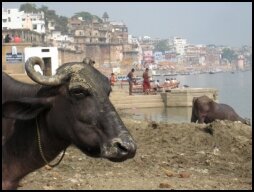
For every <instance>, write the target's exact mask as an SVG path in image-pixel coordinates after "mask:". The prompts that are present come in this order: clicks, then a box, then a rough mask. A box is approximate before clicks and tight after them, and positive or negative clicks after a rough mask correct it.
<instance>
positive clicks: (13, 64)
mask: <svg viewBox="0 0 254 192" xmlns="http://www.w3.org/2000/svg"><path fill="white" fill-rule="evenodd" d="M13 46H15V47H16V50H17V53H21V54H22V60H21V61H17V60H15V59H13V61H10V60H9V61H7V60H8V59H7V54H12V47H13ZM31 46H32V44H31V43H4V44H2V69H3V70H5V71H6V72H7V73H25V68H24V63H25V54H24V49H25V47H31Z"/></svg>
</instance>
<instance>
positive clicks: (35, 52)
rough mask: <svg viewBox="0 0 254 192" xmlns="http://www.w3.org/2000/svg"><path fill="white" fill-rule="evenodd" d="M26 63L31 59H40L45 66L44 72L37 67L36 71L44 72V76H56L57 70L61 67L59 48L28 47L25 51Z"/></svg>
mask: <svg viewBox="0 0 254 192" xmlns="http://www.w3.org/2000/svg"><path fill="white" fill-rule="evenodd" d="M24 55H25V62H26V61H27V59H28V58H30V57H34V56H37V57H40V58H41V59H42V60H43V61H44V64H45V69H44V71H43V72H42V71H41V70H40V67H35V70H36V71H39V72H42V73H43V74H44V75H45V74H46V75H48V76H51V75H55V74H56V69H57V68H58V67H59V59H58V49H57V47H26V48H25V50H24Z"/></svg>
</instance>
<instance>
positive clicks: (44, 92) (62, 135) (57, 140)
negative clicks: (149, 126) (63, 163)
mask: <svg viewBox="0 0 254 192" xmlns="http://www.w3.org/2000/svg"><path fill="white" fill-rule="evenodd" d="M35 64H38V65H40V66H41V68H42V69H43V68H44V63H43V61H42V60H41V59H40V58H39V57H31V58H29V59H28V61H27V62H26V63H25V69H26V72H27V75H28V76H29V77H30V78H31V79H32V80H33V81H35V82H37V83H38V84H35V85H31V84H26V83H22V82H18V81H16V80H14V79H13V78H11V77H10V76H8V75H7V74H5V73H2V90H3V91H2V92H3V93H2V126H3V128H2V188H3V189H16V188H17V187H18V183H19V181H20V180H21V179H22V178H23V177H24V176H25V175H27V174H29V173H30V172H33V171H34V170H36V169H39V168H41V167H43V166H44V165H46V164H48V162H50V161H52V160H53V159H54V158H55V157H57V155H59V154H60V153H61V152H62V151H63V150H65V149H66V148H67V147H68V146H70V145H71V144H73V145H75V146H76V147H77V148H79V149H80V150H81V151H82V152H83V153H85V154H86V155H88V156H91V157H102V158H106V159H108V160H110V161H113V162H121V161H124V160H126V159H129V158H133V157H134V155H135V153H136V144H135V142H134V140H133V138H132V136H131V135H130V133H129V131H128V130H127V128H126V127H125V125H124V123H123V122H122V120H121V119H120V117H119V115H118V113H117V112H116V110H115V108H114V106H113V105H112V103H111V102H110V100H109V95H110V91H111V86H110V84H109V81H108V79H107V77H106V76H104V75H103V74H101V73H100V72H99V71H98V70H97V69H96V68H94V67H93V61H92V60H91V59H88V58H86V59H84V61H83V62H72V63H65V64H63V65H61V66H60V67H59V68H58V69H57V72H56V74H55V75H54V76H43V75H41V74H40V73H38V72H36V71H35V70H34V65H35Z"/></svg>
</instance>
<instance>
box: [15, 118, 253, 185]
mask: <svg viewBox="0 0 254 192" xmlns="http://www.w3.org/2000/svg"><path fill="white" fill-rule="evenodd" d="M120 115H121V117H122V119H123V121H124V123H125V124H126V126H127V127H128V129H129V130H130V132H131V134H132V135H133V137H134V139H135V141H136V143H137V146H138V149H137V154H136V156H135V157H134V159H130V160H127V161H125V162H122V163H112V162H110V161H108V160H105V159H93V158H90V157H87V156H86V155H84V154H82V153H81V152H80V151H79V150H77V149H76V148H74V147H69V148H68V149H67V151H66V155H65V157H64V159H63V161H62V162H61V164H60V165H59V166H57V167H56V168H54V169H50V170H48V169H46V168H42V169H40V170H38V171H36V172H34V173H32V174H30V175H28V176H27V177H26V178H25V179H23V181H22V182H21V185H22V187H20V188H19V189H162V188H163V189H233V190H234V189H248V190H251V189H252V129H251V128H250V126H247V125H244V124H242V123H238V122H230V121H216V122H213V123H211V124H207V125H200V124H194V123H170V124H169V123H156V122H153V121H141V120H134V119H132V118H130V117H129V116H128V115H126V114H120Z"/></svg>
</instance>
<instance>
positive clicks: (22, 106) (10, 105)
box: [2, 98, 52, 120]
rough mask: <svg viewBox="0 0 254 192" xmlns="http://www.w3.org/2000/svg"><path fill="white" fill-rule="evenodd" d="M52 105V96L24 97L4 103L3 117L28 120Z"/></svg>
mask: <svg viewBox="0 0 254 192" xmlns="http://www.w3.org/2000/svg"><path fill="white" fill-rule="evenodd" d="M51 106H52V98H22V99H19V100H14V101H7V102H5V103H3V104H2V117H6V118H12V119H19V120H28V119H33V118H35V117H36V116H37V115H38V114H39V113H40V112H42V111H43V110H45V109H48V108H50V107H51Z"/></svg>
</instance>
